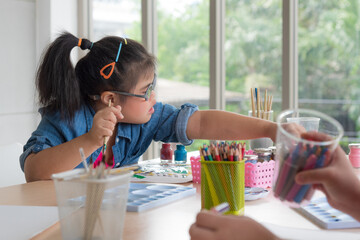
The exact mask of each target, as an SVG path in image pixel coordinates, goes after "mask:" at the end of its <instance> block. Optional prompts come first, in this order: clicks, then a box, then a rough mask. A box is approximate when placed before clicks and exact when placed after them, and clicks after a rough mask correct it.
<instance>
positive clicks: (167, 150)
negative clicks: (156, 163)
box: [160, 143, 173, 164]
mask: <svg viewBox="0 0 360 240" xmlns="http://www.w3.org/2000/svg"><path fill="white" fill-rule="evenodd" d="M172 159H173V150H172V149H171V145H170V143H163V144H162V147H161V150H160V162H161V163H163V164H168V163H171V162H172Z"/></svg>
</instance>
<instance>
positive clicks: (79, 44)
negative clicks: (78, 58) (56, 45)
mask: <svg viewBox="0 0 360 240" xmlns="http://www.w3.org/2000/svg"><path fill="white" fill-rule="evenodd" d="M81 41H82V38H79V42H78V47H80V46H81Z"/></svg>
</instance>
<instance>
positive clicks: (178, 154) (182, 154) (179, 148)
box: [174, 144, 187, 164]
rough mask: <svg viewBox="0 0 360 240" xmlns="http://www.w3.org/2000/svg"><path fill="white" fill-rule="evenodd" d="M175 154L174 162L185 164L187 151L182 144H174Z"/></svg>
mask: <svg viewBox="0 0 360 240" xmlns="http://www.w3.org/2000/svg"><path fill="white" fill-rule="evenodd" d="M174 155H175V163H177V164H185V163H186V161H187V151H186V150H185V146H184V145H180V144H178V145H176V150H175V152H174Z"/></svg>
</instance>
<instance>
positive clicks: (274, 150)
mask: <svg viewBox="0 0 360 240" xmlns="http://www.w3.org/2000/svg"><path fill="white" fill-rule="evenodd" d="M269 149H270V150H271V156H270V160H274V161H275V154H276V146H272V147H269Z"/></svg>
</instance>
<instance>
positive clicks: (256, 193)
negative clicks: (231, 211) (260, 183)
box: [245, 187, 269, 201]
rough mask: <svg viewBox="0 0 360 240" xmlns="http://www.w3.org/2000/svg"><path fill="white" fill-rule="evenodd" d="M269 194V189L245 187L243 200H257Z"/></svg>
mask: <svg viewBox="0 0 360 240" xmlns="http://www.w3.org/2000/svg"><path fill="white" fill-rule="evenodd" d="M268 194H269V191H268V190H266V189H264V188H260V187H252V188H251V187H245V201H252V200H257V199H260V198H264V197H266V196H267V195H268Z"/></svg>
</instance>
